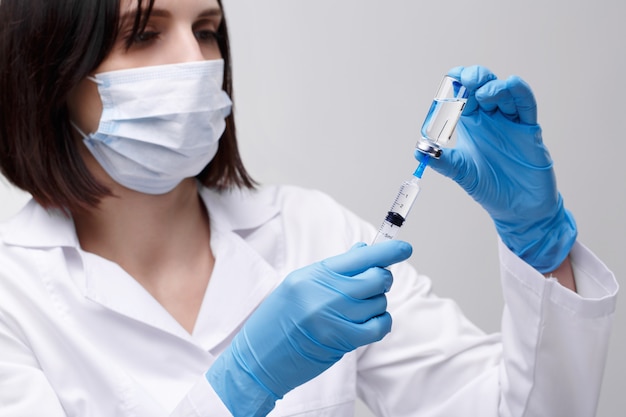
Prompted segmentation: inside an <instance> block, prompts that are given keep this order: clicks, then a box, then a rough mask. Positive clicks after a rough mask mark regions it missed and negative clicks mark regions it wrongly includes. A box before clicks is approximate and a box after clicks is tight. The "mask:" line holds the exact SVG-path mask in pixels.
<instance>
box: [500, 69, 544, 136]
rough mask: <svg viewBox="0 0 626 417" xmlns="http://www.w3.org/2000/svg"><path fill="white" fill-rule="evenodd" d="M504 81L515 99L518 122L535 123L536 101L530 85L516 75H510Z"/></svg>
mask: <svg viewBox="0 0 626 417" xmlns="http://www.w3.org/2000/svg"><path fill="white" fill-rule="evenodd" d="M506 83H507V88H508V90H509V91H510V92H511V95H512V96H513V100H514V101H515V106H516V107H517V113H518V114H519V119H520V122H521V123H525V124H528V125H535V124H537V101H536V100H535V95H534V94H533V92H532V89H531V88H530V86H529V85H528V84H527V83H526V81H524V80H522V79H521V78H520V77H518V76H516V75H512V76H510V77H509V78H508V79H507V80H506Z"/></svg>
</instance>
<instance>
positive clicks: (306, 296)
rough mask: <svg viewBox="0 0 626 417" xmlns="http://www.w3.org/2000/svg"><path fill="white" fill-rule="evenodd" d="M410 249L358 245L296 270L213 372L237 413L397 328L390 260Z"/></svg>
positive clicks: (256, 410)
mask: <svg viewBox="0 0 626 417" xmlns="http://www.w3.org/2000/svg"><path fill="white" fill-rule="evenodd" d="M411 252H412V248H411V246H410V245H409V244H408V243H406V242H402V241H389V242H382V243H380V244H376V245H372V246H365V244H358V245H355V247H353V248H352V249H351V250H350V251H348V252H346V253H344V254H342V255H338V256H335V257H332V258H329V259H326V260H324V261H321V262H318V263H315V264H313V265H310V266H307V267H305V268H302V269H299V270H296V271H294V272H292V273H291V274H289V275H288V276H287V278H285V280H284V282H283V283H281V284H280V285H279V286H278V287H277V288H276V290H274V291H273V292H272V293H271V294H270V295H269V296H268V298H267V299H266V300H265V301H264V302H263V303H261V305H260V306H259V308H258V309H257V310H256V311H255V312H254V313H253V314H252V316H250V318H249V319H248V321H247V322H246V323H245V324H244V326H243V328H242V330H241V331H240V332H239V333H238V334H237V335H236V336H235V338H234V340H233V341H232V343H231V345H230V346H229V347H228V348H227V349H226V351H224V352H223V353H222V354H221V355H220V356H219V357H218V358H217V360H216V361H215V363H214V364H213V366H211V368H210V369H209V371H208V372H207V373H206V378H207V379H208V381H209V382H210V383H211V385H212V386H213V389H214V390H215V392H216V393H217V394H218V395H219V396H220V398H221V399H222V401H223V402H224V404H225V405H226V406H227V407H228V409H229V410H230V412H231V413H232V414H233V415H234V416H236V417H238V416H263V415H266V414H267V413H268V412H269V411H271V410H272V408H273V407H274V403H275V402H276V400H278V399H280V398H282V397H283V395H284V394H286V393H287V392H289V391H290V390H292V389H293V388H295V387H297V386H299V385H301V384H303V383H304V382H306V381H308V380H310V379H312V378H314V377H315V376H317V375H319V374H320V373H322V372H323V371H325V370H326V369H328V368H329V367H330V366H331V365H333V364H334V363H335V362H337V361H338V360H339V359H341V358H342V356H343V355H344V354H345V353H347V352H350V351H352V350H354V349H356V348H357V347H359V346H363V345H367V344H369V343H373V342H376V341H378V340H380V339H382V338H383V337H384V336H385V335H386V334H387V333H388V332H389V331H390V330H391V316H390V315H389V313H387V312H386V309H387V299H386V297H385V293H386V292H387V291H388V290H389V288H390V287H391V284H392V281H393V278H392V275H391V272H389V271H388V270H387V269H385V267H386V266H388V265H391V264H393V263H396V262H400V261H403V260H405V259H407V258H408V257H409V256H410V255H411Z"/></svg>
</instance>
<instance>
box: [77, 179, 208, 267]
mask: <svg viewBox="0 0 626 417" xmlns="http://www.w3.org/2000/svg"><path fill="white" fill-rule="evenodd" d="M115 193H116V196H115V197H107V198H105V199H103V201H102V202H101V204H100V205H99V207H98V208H97V209H94V210H90V211H86V212H80V213H73V218H74V222H75V225H76V232H77V235H78V239H79V241H80V244H81V247H82V248H83V249H84V250H86V251H88V252H92V253H95V254H97V255H100V256H102V257H104V258H107V259H109V260H111V261H114V262H116V263H118V264H119V265H120V266H122V268H124V269H125V270H126V271H127V272H129V273H130V274H131V275H133V276H135V277H136V278H139V277H142V276H143V277H146V276H150V277H153V276H158V274H154V273H153V272H154V271H158V270H159V269H160V268H161V267H162V266H163V264H164V263H168V262H170V263H171V262H172V260H175V262H176V263H182V262H185V261H190V260H191V259H192V258H193V257H194V256H196V255H197V254H198V253H199V252H201V251H207V250H210V247H209V236H210V231H209V221H208V215H207V213H206V210H205V208H204V205H203V204H202V201H201V199H200V196H199V195H198V190H197V185H196V183H195V181H194V180H185V181H184V182H183V183H181V184H179V186H178V187H176V188H175V189H174V190H173V191H171V192H170V193H167V194H164V195H158V196H153V195H146V194H141V193H136V192H133V191H130V190H126V189H124V190H116V191H115ZM204 253H207V252H204Z"/></svg>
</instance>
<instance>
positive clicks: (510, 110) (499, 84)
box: [476, 80, 517, 119]
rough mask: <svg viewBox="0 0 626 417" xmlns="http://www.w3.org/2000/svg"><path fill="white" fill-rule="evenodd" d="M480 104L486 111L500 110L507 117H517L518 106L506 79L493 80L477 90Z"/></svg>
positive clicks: (477, 99)
mask: <svg viewBox="0 0 626 417" xmlns="http://www.w3.org/2000/svg"><path fill="white" fill-rule="evenodd" d="M476 101H477V102H478V106H479V107H480V108H481V109H483V110H484V111H486V112H489V113H491V112H494V111H498V110H499V111H500V112H502V113H503V114H504V115H505V116H507V118H509V119H515V118H516V117H517V106H516V103H515V100H514V98H513V95H512V94H511V92H510V91H509V89H508V85H507V82H506V80H493V81H490V82H488V83H487V84H485V85H483V86H482V87H480V88H479V89H478V90H476Z"/></svg>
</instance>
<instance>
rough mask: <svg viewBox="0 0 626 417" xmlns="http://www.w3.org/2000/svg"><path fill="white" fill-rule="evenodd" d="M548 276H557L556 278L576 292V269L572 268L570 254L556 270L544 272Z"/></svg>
mask: <svg viewBox="0 0 626 417" xmlns="http://www.w3.org/2000/svg"><path fill="white" fill-rule="evenodd" d="M544 276H545V277H546V278H556V280H557V281H558V282H559V284H561V285H562V286H564V287H565V288H567V289H569V290H572V291H574V292H576V279H575V278H574V271H573V270H572V262H571V261H570V258H569V255H568V256H567V258H565V260H564V261H563V263H561V265H559V267H558V268H557V269H555V270H554V271H551V272H548V273H547V274H544Z"/></svg>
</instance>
